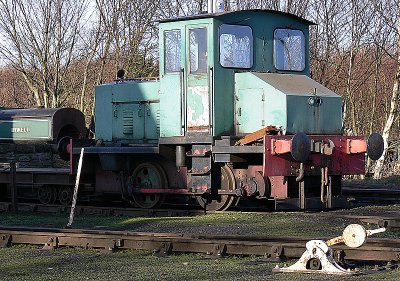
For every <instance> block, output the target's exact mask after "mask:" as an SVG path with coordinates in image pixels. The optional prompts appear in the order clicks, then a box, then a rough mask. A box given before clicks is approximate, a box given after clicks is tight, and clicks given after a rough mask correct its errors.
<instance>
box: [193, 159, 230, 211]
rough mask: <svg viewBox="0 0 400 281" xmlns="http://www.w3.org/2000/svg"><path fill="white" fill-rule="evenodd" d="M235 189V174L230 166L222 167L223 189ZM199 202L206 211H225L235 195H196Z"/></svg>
mask: <svg viewBox="0 0 400 281" xmlns="http://www.w3.org/2000/svg"><path fill="white" fill-rule="evenodd" d="M234 189H235V176H234V174H233V172H232V170H231V168H229V166H227V165H225V166H223V167H221V190H229V191H232V190H234ZM196 199H197V203H199V205H200V206H201V207H202V208H203V209H205V210H206V211H225V210H226V209H228V208H229V207H230V206H231V204H232V202H233V200H234V199H235V197H234V196H233V195H211V194H206V195H204V196H198V197H196Z"/></svg>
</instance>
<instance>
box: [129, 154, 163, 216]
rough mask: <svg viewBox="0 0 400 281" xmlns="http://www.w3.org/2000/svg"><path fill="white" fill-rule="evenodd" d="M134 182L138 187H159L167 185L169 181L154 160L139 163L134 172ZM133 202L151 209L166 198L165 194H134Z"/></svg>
mask: <svg viewBox="0 0 400 281" xmlns="http://www.w3.org/2000/svg"><path fill="white" fill-rule="evenodd" d="M132 182H133V185H134V186H135V187H137V188H145V189H159V188H165V187H167V184H168V181H167V177H166V175H165V173H164V170H163V169H162V168H161V166H160V165H158V164H156V163H152V162H147V163H142V164H140V165H138V166H137V167H136V168H135V170H134V171H133V172H132ZM132 198H133V203H134V204H135V205H137V206H138V207H140V208H143V209H151V208H156V207H158V206H160V205H161V204H162V203H163V202H164V200H165V195H164V194H155V193H149V194H145V193H143V194H134V195H132Z"/></svg>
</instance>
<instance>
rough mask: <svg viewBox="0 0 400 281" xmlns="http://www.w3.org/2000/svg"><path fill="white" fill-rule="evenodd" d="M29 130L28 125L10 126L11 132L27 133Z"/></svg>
mask: <svg viewBox="0 0 400 281" xmlns="http://www.w3.org/2000/svg"><path fill="white" fill-rule="evenodd" d="M30 131H31V130H30V129H29V128H28V127H22V128H19V127H16V128H11V133H29V132H30Z"/></svg>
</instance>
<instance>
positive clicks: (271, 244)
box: [0, 227, 400, 261]
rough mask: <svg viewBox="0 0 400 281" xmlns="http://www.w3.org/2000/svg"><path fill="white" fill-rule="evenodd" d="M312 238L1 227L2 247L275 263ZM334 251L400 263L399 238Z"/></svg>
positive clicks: (296, 253) (345, 257) (346, 256)
mask: <svg viewBox="0 0 400 281" xmlns="http://www.w3.org/2000/svg"><path fill="white" fill-rule="evenodd" d="M311 239H315V238H305V237H251V236H236V235H228V236H216V235H186V234H174V233H144V232H127V231H109V230H77V229H53V228H23V227H0V245H1V246H11V245H14V244H33V245H43V247H44V248H45V249H54V248H58V247H66V246H70V247H71V246H72V247H83V248H101V249H107V250H118V249H123V250H127V249H131V250H150V251H153V252H154V253H158V254H161V255H162V254H169V253H172V252H194V253H204V254H209V255H213V256H223V255H258V256H265V257H268V258H271V259H273V260H275V259H282V258H299V257H300V256H301V255H302V253H303V252H304V251H305V243H306V242H307V241H309V240H311ZM320 239H322V240H327V239H326V238H320ZM333 250H334V256H335V257H337V258H339V259H343V260H374V261H398V260H400V240H399V239H369V240H368V241H367V243H366V245H364V246H362V247H360V248H357V249H352V248H348V247H347V246H345V245H335V246H334V247H333Z"/></svg>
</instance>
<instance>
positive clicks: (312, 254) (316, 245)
mask: <svg viewBox="0 0 400 281" xmlns="http://www.w3.org/2000/svg"><path fill="white" fill-rule="evenodd" d="M306 249H307V250H306V251H305V252H304V253H303V255H302V256H301V258H300V259H299V260H298V261H297V262H296V263H295V264H293V265H291V266H289V267H279V266H276V267H275V268H274V269H273V270H272V271H273V272H303V273H324V274H335V275H354V274H356V272H354V271H350V270H346V269H344V268H343V267H341V266H340V265H339V264H337V263H336V261H335V260H334V258H333V256H332V250H331V248H330V247H329V246H328V245H327V244H326V243H325V241H322V240H311V241H308V242H307V244H306ZM318 261H319V263H318ZM313 262H316V264H312V263H313ZM316 267H318V268H316Z"/></svg>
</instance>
